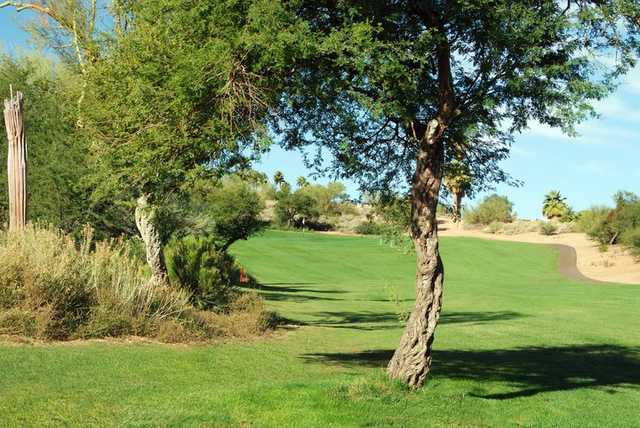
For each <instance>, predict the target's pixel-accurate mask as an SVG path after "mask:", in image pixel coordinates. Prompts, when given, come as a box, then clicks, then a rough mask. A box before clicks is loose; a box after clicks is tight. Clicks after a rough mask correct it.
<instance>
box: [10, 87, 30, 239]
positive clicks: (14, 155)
mask: <svg viewBox="0 0 640 428" xmlns="http://www.w3.org/2000/svg"><path fill="white" fill-rule="evenodd" d="M4 123H5V128H6V130H7V140H8V146H9V147H8V154H7V178H8V184H9V186H8V190H9V230H10V231H18V230H22V229H24V228H25V226H26V225H27V142H26V138H25V134H24V122H23V97H22V93H21V92H16V95H15V97H14V96H13V91H12V93H11V99H10V100H4Z"/></svg>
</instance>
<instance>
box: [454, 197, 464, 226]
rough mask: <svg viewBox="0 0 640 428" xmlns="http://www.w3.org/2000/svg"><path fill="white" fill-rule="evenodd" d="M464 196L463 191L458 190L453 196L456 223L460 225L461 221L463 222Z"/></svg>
mask: <svg viewBox="0 0 640 428" xmlns="http://www.w3.org/2000/svg"><path fill="white" fill-rule="evenodd" d="M463 195H464V192H462V191H461V190H458V191H457V192H455V194H454V195H453V215H454V222H456V223H458V224H460V221H462V197H463Z"/></svg>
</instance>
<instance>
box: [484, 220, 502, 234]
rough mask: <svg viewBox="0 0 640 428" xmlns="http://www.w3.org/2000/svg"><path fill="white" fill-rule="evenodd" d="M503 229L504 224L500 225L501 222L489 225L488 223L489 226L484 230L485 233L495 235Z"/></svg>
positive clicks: (493, 222)
mask: <svg viewBox="0 0 640 428" xmlns="http://www.w3.org/2000/svg"><path fill="white" fill-rule="evenodd" d="M503 228H504V223H502V222H501V221H492V222H491V223H489V226H487V227H486V228H485V232H487V233H491V234H496V233H500V232H502V230H503Z"/></svg>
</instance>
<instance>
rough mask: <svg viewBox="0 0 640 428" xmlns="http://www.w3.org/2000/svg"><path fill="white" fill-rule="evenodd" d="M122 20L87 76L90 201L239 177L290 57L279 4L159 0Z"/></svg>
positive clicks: (262, 137) (258, 145) (155, 194)
mask: <svg viewBox="0 0 640 428" xmlns="http://www.w3.org/2000/svg"><path fill="white" fill-rule="evenodd" d="M128 13H129V16H130V19H131V24H130V27H129V29H128V31H126V32H124V33H122V34H119V35H117V37H116V39H115V40H114V41H113V43H111V44H110V45H109V46H108V48H107V49H105V53H104V55H103V57H102V58H101V60H100V61H99V62H98V63H97V64H96V65H95V66H94V67H93V68H92V69H91V70H90V71H89V73H88V79H89V85H88V92H87V102H86V103H85V105H86V107H87V109H86V110H87V111H86V112H85V114H86V118H87V131H88V133H89V135H90V136H91V139H92V141H93V143H94V146H93V148H92V153H93V154H94V156H95V157H94V162H95V171H96V173H95V177H94V185H95V188H96V191H95V193H94V198H95V200H96V201H100V200H102V199H107V200H109V199H116V200H117V199H121V200H132V199H134V198H135V197H136V196H137V195H140V194H148V195H149V196H150V197H151V198H152V199H158V200H161V199H162V196H163V195H172V194H175V193H179V192H181V190H182V189H183V188H184V186H185V184H186V183H188V182H190V181H191V180H193V179H194V178H197V177H201V176H207V175H220V174H223V173H227V172H229V171H234V170H238V169H242V168H245V167H246V166H247V162H248V160H249V159H250V158H251V157H252V153H255V152H260V151H261V150H262V149H263V148H264V147H265V141H267V140H268V138H267V134H266V129H265V128H264V126H263V125H262V123H263V121H264V119H265V117H266V116H267V115H268V114H269V106H271V105H272V104H273V103H274V102H275V99H276V96H277V94H278V88H279V87H280V86H281V85H282V83H283V78H282V73H284V72H285V71H288V70H287V69H286V68H285V66H286V63H287V61H286V58H288V56H289V55H292V54H294V53H295V52H296V46H297V45H296V41H295V39H292V36H291V34H290V32H289V31H288V30H287V29H288V28H289V24H290V23H289V22H288V20H287V15H286V14H284V12H283V11H282V10H281V8H280V7H279V3H277V2H276V3H274V2H267V1H250V0H243V1H231V0H227V1H220V2H209V1H205V0H197V1H193V0H161V1H154V2H140V3H132V4H131V5H130V10H129V12H128Z"/></svg>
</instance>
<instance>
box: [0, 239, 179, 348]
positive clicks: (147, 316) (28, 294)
mask: <svg viewBox="0 0 640 428" xmlns="http://www.w3.org/2000/svg"><path fill="white" fill-rule="evenodd" d="M91 246H92V244H91V233H90V232H89V231H86V232H85V236H84V238H83V240H82V242H81V243H80V245H79V246H76V244H75V242H74V240H73V239H72V238H71V237H69V236H68V235H64V234H62V233H61V232H59V231H57V230H54V229H50V228H40V227H28V228H27V229H26V230H25V231H24V232H23V233H2V234H0V290H2V293H1V294H0V306H1V307H2V309H3V313H2V316H1V317H0V333H2V334H15V335H25V336H30V337H36V338H40V339H67V338H70V337H104V336H110V335H121V334H124V333H127V334H129V333H135V332H136V329H137V328H138V326H141V325H149V326H150V325H153V324H155V323H157V322H158V321H160V320H162V319H166V318H169V317H176V316H178V315H179V314H180V313H181V312H182V311H183V310H184V309H185V308H186V305H187V301H188V295H187V294H186V293H184V292H182V291H180V290H174V289H172V288H170V287H168V286H167V285H165V284H153V283H150V282H149V279H148V278H149V276H148V273H147V271H146V267H145V266H143V265H142V264H141V263H139V262H138V261H137V260H135V259H133V258H131V257H129V256H128V249H127V246H126V245H124V244H123V243H122V242H110V243H98V244H96V245H95V249H94V250H90V248H91ZM140 320H142V321H143V322H141V321H140Z"/></svg>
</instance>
